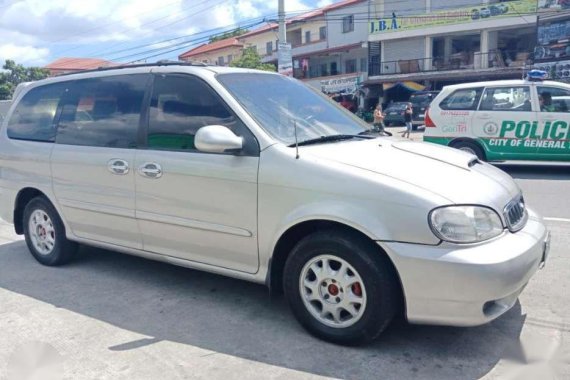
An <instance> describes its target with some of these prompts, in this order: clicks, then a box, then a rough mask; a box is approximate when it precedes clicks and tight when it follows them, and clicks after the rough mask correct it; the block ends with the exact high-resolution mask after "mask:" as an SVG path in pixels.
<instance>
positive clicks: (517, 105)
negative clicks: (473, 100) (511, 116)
mask: <svg viewBox="0 0 570 380" xmlns="http://www.w3.org/2000/svg"><path fill="white" fill-rule="evenodd" d="M479 110H481V111H510V112H531V111H532V105H531V102H530V89H529V88H528V87H527V86H517V87H495V88H487V89H486V90H485V95H483V100H481V105H480V106H479Z"/></svg>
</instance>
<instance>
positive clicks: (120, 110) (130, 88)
mask: <svg viewBox="0 0 570 380" xmlns="http://www.w3.org/2000/svg"><path fill="white" fill-rule="evenodd" d="M147 78H148V76H147V75H144V74H139V75H121V76H113V77H104V78H92V79H83V80H78V81H75V82H74V83H73V87H72V90H71V94H70V96H69V98H68V100H66V101H65V104H64V106H63V111H62V115H61V118H60V122H59V126H58V133H57V141H56V142H57V143H58V144H69V145H89V146H101V147H111V148H136V146H137V131H138V126H139V120H140V114H141V108H142V102H143V98H144V93H145V88H146V83H147Z"/></svg>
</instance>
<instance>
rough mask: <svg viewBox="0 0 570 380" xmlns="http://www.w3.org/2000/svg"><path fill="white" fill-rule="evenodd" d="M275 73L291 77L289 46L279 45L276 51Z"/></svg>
mask: <svg viewBox="0 0 570 380" xmlns="http://www.w3.org/2000/svg"><path fill="white" fill-rule="evenodd" d="M277 71H279V74H283V75H287V76H293V56H292V54H291V44H284V43H281V42H280V43H279V45H278V49H277Z"/></svg>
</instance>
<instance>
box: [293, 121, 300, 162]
mask: <svg viewBox="0 0 570 380" xmlns="http://www.w3.org/2000/svg"><path fill="white" fill-rule="evenodd" d="M293 129H294V130H295V149H296V150H297V154H296V156H295V159H297V160H298V159H299V140H297V120H293Z"/></svg>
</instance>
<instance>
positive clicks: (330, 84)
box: [320, 74, 362, 94]
mask: <svg viewBox="0 0 570 380" xmlns="http://www.w3.org/2000/svg"><path fill="white" fill-rule="evenodd" d="M320 83H321V91H322V92H324V93H325V94H338V93H343V94H352V93H354V92H356V90H357V89H358V86H359V85H360V83H362V77H361V75H360V74H354V75H345V76H341V77H335V78H328V79H323V80H321V81H320Z"/></svg>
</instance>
